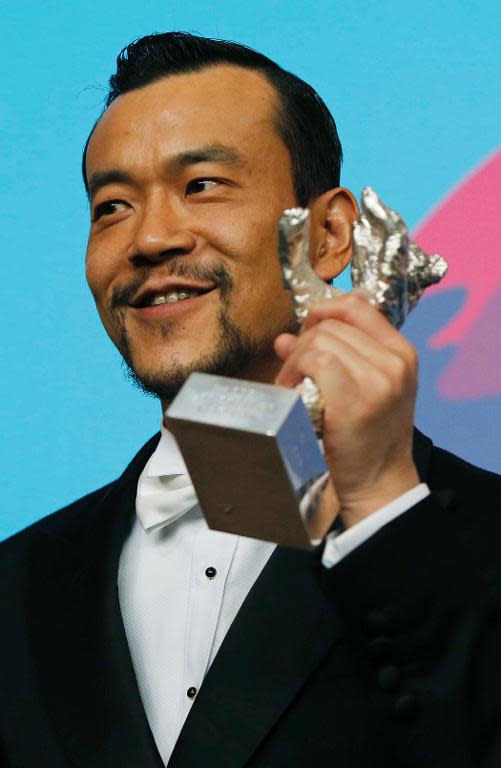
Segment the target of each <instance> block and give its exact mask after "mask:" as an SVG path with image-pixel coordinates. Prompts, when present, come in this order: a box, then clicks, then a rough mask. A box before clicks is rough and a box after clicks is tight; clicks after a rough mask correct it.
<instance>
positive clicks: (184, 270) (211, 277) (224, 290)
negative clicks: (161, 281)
mask: <svg viewBox="0 0 501 768" xmlns="http://www.w3.org/2000/svg"><path fill="white" fill-rule="evenodd" d="M154 269H155V268H154V267H150V268H147V269H145V270H144V271H143V272H142V273H141V275H139V276H138V277H136V278H135V279H134V280H131V281H130V282H129V283H127V284H126V285H120V286H117V287H116V288H114V289H113V291H112V294H111V302H110V307H111V309H115V310H116V309H121V308H123V307H127V306H128V305H130V303H131V302H132V300H133V299H134V296H136V295H137V293H138V291H140V290H141V288H142V287H143V285H145V284H146V283H147V282H148V280H149V279H150V277H151V274H152V272H153V270H154ZM163 277H184V278H185V279H186V280H192V281H193V282H201V283H207V282H209V283H214V285H215V286H216V287H217V288H219V291H220V294H221V299H222V301H223V302H224V303H225V304H227V303H228V297H229V295H230V293H231V290H232V288H233V279H232V277H231V274H230V271H229V269H228V267H226V266H225V265H224V264H216V265H208V264H198V265H197V264H185V263H183V262H179V263H177V264H176V263H175V262H174V263H172V265H171V267H170V270H169V272H167V273H166V274H164V275H163Z"/></svg>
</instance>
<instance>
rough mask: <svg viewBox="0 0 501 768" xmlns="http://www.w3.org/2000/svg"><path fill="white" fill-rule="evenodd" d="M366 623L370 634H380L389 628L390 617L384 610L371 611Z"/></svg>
mask: <svg viewBox="0 0 501 768" xmlns="http://www.w3.org/2000/svg"><path fill="white" fill-rule="evenodd" d="M366 623H367V630H368V631H369V634H371V635H378V634H380V633H381V632H384V631H385V630H386V629H387V626H388V617H387V615H386V614H385V613H383V611H370V613H368V614H367V620H366Z"/></svg>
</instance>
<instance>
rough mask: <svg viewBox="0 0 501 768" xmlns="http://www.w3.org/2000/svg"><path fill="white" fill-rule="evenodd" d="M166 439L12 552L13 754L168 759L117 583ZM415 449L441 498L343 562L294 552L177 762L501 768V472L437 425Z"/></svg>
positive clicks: (220, 661) (39, 767) (4, 699)
mask: <svg viewBox="0 0 501 768" xmlns="http://www.w3.org/2000/svg"><path fill="white" fill-rule="evenodd" d="M157 441H158V436H157V437H155V438H153V439H152V440H151V441H150V442H149V443H148V444H147V445H146V446H144V448H143V449H142V450H141V451H140V452H139V454H138V455H137V456H136V457H135V459H134V460H133V461H132V463H131V464H130V466H129V467H128V468H127V469H126V470H125V472H124V474H123V475H122V476H121V477H120V478H119V479H118V480H117V481H116V482H114V483H112V484H110V485H108V486H106V487H105V488H103V489H101V490H99V491H96V492H95V493H92V494H90V495H89V496H86V497H85V498H83V499H81V500H79V501H77V502H75V503H74V504H72V505H70V506H69V507H66V508H65V509H63V510H61V511H60V512H57V513H56V514H54V515H52V516H50V517H47V518H45V519H43V520H41V521H40V522H38V523H36V524H35V525H33V526H31V527H30V528H28V529H27V530H25V531H23V532H21V533H19V534H17V535H16V536H14V537H12V538H11V539H9V540H8V541H6V542H4V543H3V544H2V545H1V552H0V554H1V569H0V577H1V585H2V617H3V621H2V630H1V652H0V667H1V690H0V696H1V712H0V718H1V719H0V727H1V738H2V750H3V752H2V761H3V762H2V765H5V766H10V768H32V766H33V768H34V767H35V766H36V768H45V767H47V768H63V766H64V768H69V767H70V766H75V768H77V767H80V768H84V767H85V768H111V766H113V767H115V766H116V767H117V768H161V765H162V763H161V760H160V757H159V755H158V752H157V750H156V747H155V744H154V741H153V738H152V735H151V732H150V730H149V727H148V723H147V720H146V717H145V714H144V711H143V708H142V704H141V700H140V697H139V693H138V688H137V684H136V680H135V676H134V671H133V668H132V664H131V659H130V655H129V650H128V646H127V640H126V637H125V633H124V627H123V623H122V620H121V615H120V608H119V602H118V595H117V568H118V561H119V556H120V551H121V547H122V543H123V541H124V538H125V537H126V535H127V532H128V530H129V528H130V525H131V522H132V519H133V509H134V498H135V493H136V485H137V480H138V477H139V475H140V473H141V470H142V468H143V467H144V465H145V462H146V461H147V459H148V457H149V456H150V455H151V453H152V451H153V450H154V448H155V446H156V443H157ZM415 458H416V462H417V465H418V469H419V472H420V475H421V477H422V478H423V479H424V480H426V481H427V482H428V484H429V485H430V487H431V488H432V489H433V493H432V495H431V496H430V497H429V498H428V499H426V500H424V501H422V502H421V503H420V504H418V505H417V506H415V507H414V508H413V509H411V510H409V511H408V512H406V513H405V515H403V516H401V517H400V518H398V519H397V520H395V521H393V522H392V523H390V524H389V525H387V526H385V527H384V528H383V529H382V530H381V531H379V532H378V533H377V534H376V535H375V536H373V537H372V538H371V539H370V540H369V541H368V542H366V543H365V544H364V545H362V546H361V547H359V548H358V549H356V550H355V551H354V552H353V553H352V554H351V555H349V556H348V557H346V558H345V559H344V560H343V561H341V563H339V564H338V565H337V566H335V567H334V568H333V569H332V570H331V571H326V570H324V569H323V568H322V566H321V563H320V557H321V551H320V550H319V551H317V552H313V553H309V552H302V551H294V550H287V549H281V548H278V549H277V550H276V551H275V552H274V554H273V555H272V557H271V558H270V560H269V562H268V564H267V565H266V567H265V568H264V570H263V572H262V574H261V576H260V577H259V579H258V580H257V582H256V584H255V585H254V587H253V589H252V590H251V592H250V594H249V595H248V597H247V599H246V600H245V602H244V604H243V606H242V608H241V610H240V612H239V614H238V616H237V618H236V620H235V621H234V623H233V625H232V626H231V628H230V630H229V632H228V635H227V636H226V638H225V640H224V642H223V645H222V647H221V649H220V651H219V653H218V655H217V657H216V659H215V661H214V663H213V665H212V667H211V668H210V670H209V672H208V674H207V677H206V679H205V681H204V683H203V686H202V687H201V689H200V691H199V694H198V696H197V700H196V701H195V703H194V705H193V708H192V710H191V712H190V715H189V716H188V719H187V721H186V723H185V726H184V728H183V730H182V733H181V735H180V738H179V740H178V743H177V745H176V748H175V750H174V753H173V755H172V758H171V760H170V762H169V766H171V767H172V768H194V767H197V766H203V767H204V768H207V767H212V766H218V768H242V767H243V766H256V768H258V767H259V768H265V766H266V767H270V768H271V766H273V767H274V768H282V767H283V768H296V767H297V768H299V767H300V768H305V767H309V766H313V765H315V766H321V767H322V768H324V766H325V768H327V767H328V766H333V767H334V768H370V767H371V766H385V768H391V767H393V766H405V767H406V768H407V767H408V768H414V767H415V768H423V766H427V767H428V766H441V768H443V767H444V766H445V767H447V766H451V768H452V767H454V768H466V767H467V766H468V768H470V767H472V766H483V767H485V768H487V767H488V768H499V766H501V576H500V570H501V568H500V564H501V479H500V478H499V477H497V476H495V475H492V474H490V473H487V472H484V471H482V470H479V469H476V468H474V467H472V466H470V465H468V464H466V463H465V462H462V461H461V460H459V459H457V458H456V457H454V456H452V455H451V454H448V453H447V452H445V451H441V450H440V449H437V448H434V447H433V446H432V444H431V442H430V441H429V440H428V439H427V438H424V437H423V436H422V435H420V434H419V433H417V435H416V441H415Z"/></svg>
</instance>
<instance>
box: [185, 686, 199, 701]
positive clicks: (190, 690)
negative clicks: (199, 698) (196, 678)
mask: <svg viewBox="0 0 501 768" xmlns="http://www.w3.org/2000/svg"><path fill="white" fill-rule="evenodd" d="M186 695H187V697H188V698H189V699H194V698H195V696H196V695H197V689H196V688H195V687H194V686H193V685H191V686H190V687H189V688H188V690H187V691H186Z"/></svg>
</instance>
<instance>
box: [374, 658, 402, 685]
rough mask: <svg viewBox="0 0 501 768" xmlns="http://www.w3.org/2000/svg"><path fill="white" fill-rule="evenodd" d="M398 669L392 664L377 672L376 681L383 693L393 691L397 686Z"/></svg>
mask: <svg viewBox="0 0 501 768" xmlns="http://www.w3.org/2000/svg"><path fill="white" fill-rule="evenodd" d="M398 677H399V675H398V669H397V667H395V666H394V665H393V664H388V666H387V667H382V668H381V669H380V670H379V673H378V676H377V681H378V683H379V687H380V688H382V689H383V691H394V690H395V688H396V687H397V685H398Z"/></svg>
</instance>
